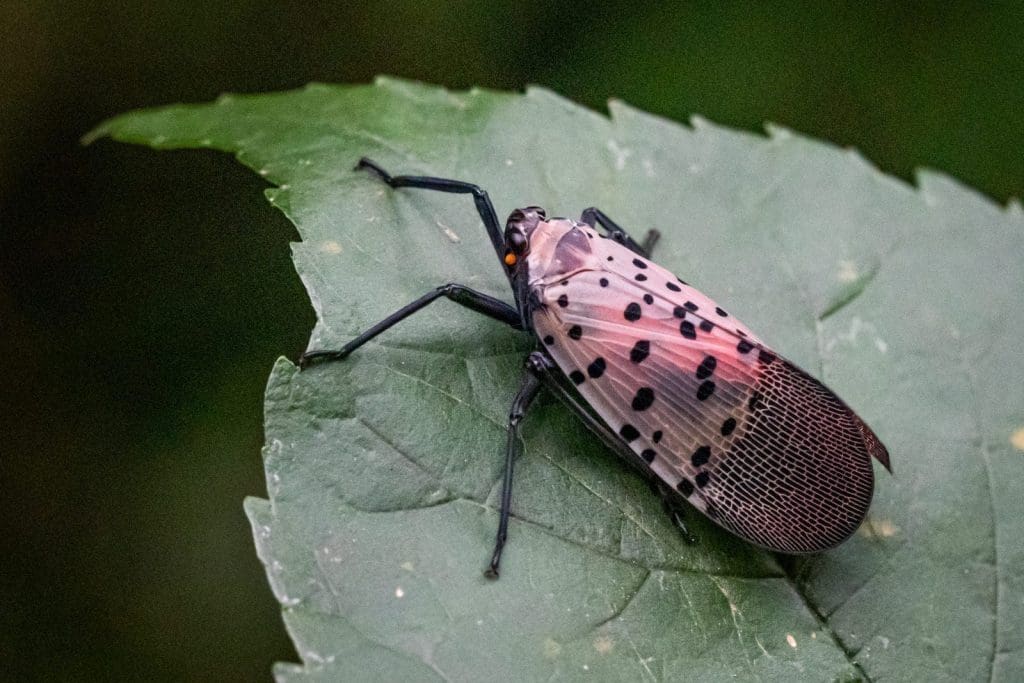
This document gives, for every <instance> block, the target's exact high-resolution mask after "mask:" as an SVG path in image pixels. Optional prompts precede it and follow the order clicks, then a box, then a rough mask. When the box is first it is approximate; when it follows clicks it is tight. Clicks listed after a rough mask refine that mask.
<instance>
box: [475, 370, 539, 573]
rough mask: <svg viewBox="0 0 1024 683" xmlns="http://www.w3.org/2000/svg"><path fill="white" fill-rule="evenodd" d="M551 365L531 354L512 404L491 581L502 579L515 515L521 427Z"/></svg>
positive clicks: (492, 558)
mask: <svg viewBox="0 0 1024 683" xmlns="http://www.w3.org/2000/svg"><path fill="white" fill-rule="evenodd" d="M547 368H548V365H547V363H546V359H544V358H543V355H542V354H540V353H537V352H536V351H535V352H534V353H531V354H530V355H529V357H527V359H526V372H524V373H523V380H522V383H521V384H520V386H519V391H518V392H517V393H516V397H515V398H514V399H513V400H512V409H511V410H509V413H508V441H507V442H506V445H505V474H504V476H503V477H502V480H501V508H500V510H499V516H498V535H497V537H496V538H495V540H494V552H493V553H492V554H491V562H490V565H489V566H488V567H487V570H486V571H484V576H486V577H487V578H488V579H496V578H498V565H499V563H500V562H501V551H502V550H503V549H504V548H505V541H506V540H507V538H508V519H509V515H511V513H512V468H513V467H514V465H515V461H516V458H517V457H519V451H520V444H519V424H520V423H521V422H522V420H523V418H524V417H525V416H526V411H527V409H528V408H529V407H530V404H531V403H532V402H533V399H534V398H536V396H537V394H538V393H539V392H540V390H541V389H542V388H543V386H544V383H543V382H542V381H541V378H540V375H541V373H544V372H546V371H547Z"/></svg>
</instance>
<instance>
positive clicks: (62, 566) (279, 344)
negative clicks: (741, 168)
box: [0, 0, 1024, 679]
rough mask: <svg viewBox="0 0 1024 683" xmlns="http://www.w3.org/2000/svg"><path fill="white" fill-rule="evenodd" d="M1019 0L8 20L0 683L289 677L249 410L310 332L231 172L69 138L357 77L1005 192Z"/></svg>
mask: <svg viewBox="0 0 1024 683" xmlns="http://www.w3.org/2000/svg"><path fill="white" fill-rule="evenodd" d="M1021 35H1024V8H1022V6H1020V5H1017V4H1003V5H998V6H996V5H991V6H978V5H976V4H974V3H967V2H963V3H947V4H942V5H928V6H925V5H918V4H914V5H899V6H896V5H885V4H877V5H872V6H871V7H869V8H864V7H859V6H856V5H853V4H850V5H845V6H844V7H843V8H839V9H836V8H832V7H830V8H821V7H818V6H817V5H815V4H812V3H807V4H806V5H805V4H803V3H790V4H782V5H780V4H772V5H770V6H769V5H764V6H761V5H755V4H752V3H751V4H747V3H739V4H730V5H729V6H728V7H725V6H718V5H714V6H711V5H708V6H691V5H685V6H684V5H680V4H669V3H666V4H664V5H662V6H653V5H652V6H650V7H647V8H645V9H644V10H643V11H640V12H633V13H630V14H623V15H619V14H613V13H611V11H610V10H602V9H597V8H595V7H594V6H592V5H588V6H580V7H579V8H570V7H567V6H565V5H564V4H563V3H554V2H547V3H533V4H528V5H526V4H515V5H514V6H509V5H508V4H507V3H498V2H475V3H472V4H470V3H466V2H455V3H436V4H434V3H421V2H399V3H397V4H392V5H390V6H389V7H388V8H386V9H385V10H382V9H380V8H379V6H378V4H377V3H369V2H356V3H346V4H345V5H344V6H322V7H307V8H302V9H295V8H293V7H291V6H289V5H287V4H283V3H271V2H238V3H207V4H204V5H198V6H195V7H192V8H191V9H190V10H189V11H187V12H186V11H182V7H181V5H180V3H168V2H156V3H146V4H145V5H139V6H133V7H131V8H129V9H126V7H125V6H124V4H123V3H112V2H106V3H104V2H88V3H85V2H83V3H70V4H64V3H60V4H59V3H51V4H49V5H48V4H47V3H39V2H31V1H28V2H19V1H18V0H15V1H14V2H8V3H5V4H4V21H3V22H2V23H0V45H3V46H4V47H5V50H4V54H5V57H4V60H3V61H2V62H0V103H2V106H0V326H2V330H3V334H2V335H0V340H2V343H3V345H4V346H3V349H2V350H3V351H4V352H5V354H4V355H5V357H6V358H7V359H8V370H7V373H6V374H7V378H6V383H5V384H6V386H5V391H4V392H3V393H2V394H0V415H2V420H3V424H2V425H0V433H2V434H3V435H4V437H5V438H4V446H5V447H4V449H3V455H2V457H0V477H2V481H3V482H4V496H3V503H2V504H3V506H4V509H3V514H2V515H0V525H2V526H0V531H2V532H3V538H4V541H5V548H4V550H5V553H4V557H5V560H6V562H5V564H4V571H3V572H2V574H0V576H2V581H3V583H2V585H0V588H2V589H3V590H4V596H5V597H4V601H3V605H2V614H3V616H2V621H0V657H2V658H3V660H4V661H3V662H2V663H0V670H2V671H4V672H5V674H6V677H8V678H19V677H24V676H28V675H31V676H33V677H37V678H38V677H55V678H65V679H66V678H96V677H101V678H115V677H116V678H133V679H136V678H150V679H153V678H155V679H170V678H189V679H196V678H204V679H205V678H214V679H254V678H265V677H266V676H267V672H268V670H269V666H270V663H271V662H272V661H274V660H281V659H284V660H293V659H294V655H293V654H292V648H291V645H290V644H289V642H288V641H287V639H286V637H285V635H284V631H283V628H282V626H281V621H280V615H279V612H278V607H277V604H276V602H275V601H274V599H273V597H272V595H271V593H270V591H269V590H268V589H267V586H266V581H265V578H264V576H263V575H262V570H261V568H260V566H259V564H258V562H257V560H256V558H255V555H254V553H253V551H252V541H251V539H250V537H249V531H248V528H247V524H246V522H245V519H244V517H243V514H242V510H241V499H242V497H243V496H244V495H246V494H262V493H263V477H262V472H261V468H260V459H259V446H260V444H261V442H262V433H261V419H262V395H263V385H264V382H265V381H266V377H267V374H268V371H269V369H270V367H271V365H272V363H273V360H274V358H275V357H276V356H278V355H280V354H282V353H283V354H287V355H291V356H293V357H294V355H295V354H296V353H297V352H298V351H299V350H300V349H301V348H303V347H304V345H305V341H306V338H307V336H308V334H309V330H310V328H311V326H312V324H313V315H312V311H311V309H310V306H309V304H308V301H307V300H306V298H305V294H304V293H303V291H302V288H301V286H300V284H299V282H298V279H297V277H296V276H295V274H294V270H293V269H292V266H291V263H290V259H289V253H288V249H287V246H286V243H287V241H288V240H291V239H295V233H294V230H293V229H292V227H291V226H290V225H289V224H288V222H287V221H286V220H285V219H284V218H283V217H282V216H281V215H280V214H278V213H277V212H276V211H274V210H273V209H272V208H271V207H270V206H269V205H268V204H267V203H266V202H265V201H264V200H263V199H262V197H261V196H260V194H259V193H260V190H261V187H262V186H261V184H260V183H259V182H258V181H256V180H254V179H253V178H252V177H251V174H249V173H248V172H246V171H244V170H243V169H241V168H240V167H238V166H236V165H235V164H233V163H232V162H231V160H230V159H226V158H219V157H215V156H213V155H206V154H200V153H194V152H193V153H174V154H162V155H154V154H152V153H149V152H146V151H145V150H138V149H131V148H127V147H124V146H118V147H116V148H115V147H113V146H111V145H109V144H108V143H102V144H98V145H96V146H94V147H91V148H82V147H80V146H79V144H78V138H79V136H80V135H81V134H83V133H84V132H85V131H86V130H88V129H89V128H90V127H91V126H92V125H94V124H95V123H96V122H97V121H99V120H100V119H102V118H104V117H106V116H109V115H111V114H114V113H117V112H120V111H123V110H126V109H130V108H134V107H141V106H146V105H154V104H163V103H167V102H175V101H205V100H210V99H212V98H214V97H216V95H218V94H219V93H220V92H222V91H267V90H279V89H284V88H290V87H297V86H300V85H302V84H304V83H306V82H308V81H311V80H320V81H337V82H358V81H368V80H369V79H371V78H372V77H373V76H374V75H375V74H377V73H393V74H397V75H400V76H404V77H409V78H422V79H425V80H429V81H432V82H436V83H441V84H444V85H448V86H451V87H460V88H461V87H467V86H470V85H481V86H489V87H496V88H506V89H517V88H521V87H522V86H523V85H524V84H525V83H540V84H543V85H547V86H550V87H552V88H554V89H555V90H557V91H559V92H561V93H562V94H564V95H566V96H568V97H570V98H572V99H574V100H576V101H578V102H581V103H584V104H588V105H590V106H592V107H595V108H598V109H603V107H604V102H605V100H606V99H607V98H608V97H613V96H614V97H619V98H622V99H625V100H627V101H629V102H630V103H632V104H634V105H636V106H638V107H641V108H643V109H646V110H649V111H652V112H655V113H660V114H663V115H666V116H669V117H672V118H678V119H684V120H685V119H686V118H687V117H688V116H689V115H690V114H691V113H700V114H701V115H703V116H705V117H707V118H710V119H712V120H714V121H717V122H720V123H724V124H729V125H734V126H740V127H745V128H750V129H755V130H756V129H760V127H761V125H762V123H763V122H764V121H766V120H770V121H776V122H779V123H781V124H785V125H786V126H788V127H791V128H794V129H796V130H799V131H802V132H804V133H807V134H810V135H813V136H817V137H822V138H825V139H828V140H831V141H833V142H835V143H837V144H840V145H851V146H855V147H858V148H860V149H861V150H863V151H864V153H865V155H866V156H867V157H868V158H870V159H872V160H873V161H874V162H876V163H877V164H879V165H880V166H881V167H882V169H883V170H887V171H890V172H895V173H897V174H900V175H903V176H904V177H909V175H910V173H911V172H912V169H913V168H915V167H917V166H920V165H928V166H933V167H937V168H939V169H941V170H943V171H946V172H948V173H950V174H952V175H954V176H957V177H959V178H960V179H962V180H964V181H965V182H967V183H968V184H970V185H973V186H976V187H978V188H979V189H981V190H982V191H984V192H987V193H988V194H990V195H992V196H993V197H995V198H996V199H998V200H1000V201H1005V200H1006V199H1007V198H1009V197H1010V196H1014V195H1017V196H1019V195H1020V194H1021V192H1022V190H1024V162H1022V160H1021V155H1020V152H1019V150H1020V149H1021V148H1022V147H1024V89H1022V88H1021V87H1020V83H1021V82H1024V78H1022V77H1024V43H1022V41H1020V39H1019V37H1020V36H1021Z"/></svg>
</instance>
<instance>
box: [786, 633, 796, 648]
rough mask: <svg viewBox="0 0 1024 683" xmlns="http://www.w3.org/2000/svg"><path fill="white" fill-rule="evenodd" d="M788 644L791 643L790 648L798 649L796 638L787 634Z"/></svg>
mask: <svg viewBox="0 0 1024 683" xmlns="http://www.w3.org/2000/svg"><path fill="white" fill-rule="evenodd" d="M786 642H787V643H789V646H790V647H791V648H793V649H794V650H795V649H796V638H794V637H793V634H792V633H787V634H786Z"/></svg>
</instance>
